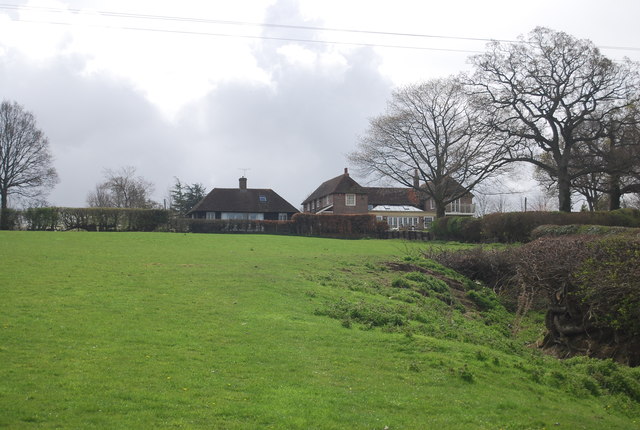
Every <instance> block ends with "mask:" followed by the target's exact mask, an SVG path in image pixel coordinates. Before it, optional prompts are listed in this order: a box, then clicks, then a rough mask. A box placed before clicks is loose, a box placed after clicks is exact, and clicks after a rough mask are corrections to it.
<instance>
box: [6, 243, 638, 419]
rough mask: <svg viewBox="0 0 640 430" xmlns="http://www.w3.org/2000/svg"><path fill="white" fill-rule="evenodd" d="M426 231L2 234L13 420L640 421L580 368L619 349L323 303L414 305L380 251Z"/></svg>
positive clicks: (623, 400) (630, 402) (626, 399)
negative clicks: (344, 315)
mask: <svg viewBox="0 0 640 430" xmlns="http://www.w3.org/2000/svg"><path fill="white" fill-rule="evenodd" d="M419 246H424V244H407V243H404V242H400V241H378V240H358V241H344V240H332V239H316V238H300V237H278V236H260V235H184V234H164V233H147V234H145V233H75V232H73V233H72V232H67V233H47V232H0V428H1V427H6V428H11V429H14V428H18V429H19V428H176V427H177V428H225V429H226V428H228V429H235V428H239V429H246V428H248V429H251V428H277V429H284V428H287V429H288V428H292V429H309V428H317V429H332V428H333V429H343V428H348V429H384V428H388V429H391V430H392V429H424V428H439V429H447V428H486V429H497V428H505V429H528V428H534V429H535V428H540V429H542V428H566V429H576V428H585V429H603V428H608V429H616V428H618V429H629V428H640V419H639V417H640V409H639V407H638V403H637V400H640V399H635V400H634V399H633V398H632V397H633V396H629V395H624V394H609V392H607V391H606V390H605V391H603V390H600V389H599V388H597V387H596V388H593V387H591V386H590V385H589V383H588V382H589V380H588V378H587V376H585V375H586V374H585V373H584V371H583V368H586V367H588V366H591V367H593V366H596V367H597V366H600V367H598V371H599V372H604V373H606V372H607V371H608V370H607V369H608V367H606V366H609V367H611V366H612V365H611V364H606V365H605V364H603V365H600V364H597V365H592V364H590V362H586V361H580V362H575V361H574V362H573V364H572V365H566V364H564V363H561V362H558V361H556V360H554V359H551V358H548V357H544V356H541V355H540V354H538V353H536V351H531V349H530V348H526V347H524V346H523V345H522V344H523V341H522V340H521V339H509V338H507V337H505V338H504V339H498V340H496V341H495V344H493V343H492V342H491V341H489V340H491V339H494V338H498V337H500V336H502V335H500V334H494V332H493V331H491V330H493V329H492V328H491V327H488V326H487V325H486V324H484V323H476V322H474V321H472V320H470V319H469V318H468V317H462V316H460V315H458V314H455V315H454V314H453V313H449V314H446V312H445V313H444V314H442V315H439V314H438V315H436V314H433V315H434V316H433V317H432V318H433V319H434V321H433V326H434V327H435V326H436V325H438V324H439V325H440V326H441V327H440V328H438V329H435V328H434V329H433V330H434V331H433V333H434V335H432V336H431V335H427V334H424V333H425V332H424V331H423V332H420V331H416V333H415V334H413V333H410V332H407V331H406V330H405V331H394V330H388V329H382V328H370V327H365V326H364V325H362V324H358V323H354V324H353V325H351V324H345V322H344V321H340V320H339V319H336V318H331V317H329V316H327V315H326V314H327V312H325V311H323V310H326V309H328V308H330V307H331V306H334V305H335V304H336V303H341V301H342V302H344V301H346V302H349V303H367V304H370V305H371V306H374V307H375V306H379V307H384V306H386V307H388V306H389V303H394V306H409V304H395V303H396V301H395V300H394V298H393V297H392V296H393V294H395V293H389V294H388V296H387V294H386V291H387V290H386V288H390V287H389V284H390V282H391V280H392V279H394V277H397V276H398V275H397V274H395V273H393V272H391V271H389V270H388V269H385V267H384V265H383V264H382V263H383V262H387V261H393V260H401V259H402V258H403V257H406V256H408V255H412V254H414V253H415V251H416V250H417V249H418V247H419ZM369 290H371V292H370V291H369ZM434 309H436V308H435V307H434ZM427 322H428V321H423V323H421V324H422V325H421V327H422V326H426V324H427ZM412 324H414V323H412ZM474 324H475V325H474ZM496 333H497V332H496ZM485 338H486V339H488V341H487V342H486V343H485V342H484V341H480V340H482V339H485ZM478 339H480V340H478ZM614 367H615V366H614ZM624 371H625V372H627V371H628V369H627V370H624ZM612 372H617V370H616V369H614V370H612ZM620 372H622V370H621V371H620ZM625 375H626V376H625V378H627V379H624V378H623V379H624V380H625V381H627V382H626V383H629V384H633V383H637V381H638V380H640V374H639V373H638V372H635V369H633V370H629V371H628V372H627V373H625ZM629 375H630V376H629ZM581 378H582V379H581ZM633 378H636V379H635V380H634V379H633ZM580 381H582V382H580ZM629 381H630V382H629ZM590 387H591V388H592V389H591V390H590V389H589V388H590ZM627 391H629V390H627Z"/></svg>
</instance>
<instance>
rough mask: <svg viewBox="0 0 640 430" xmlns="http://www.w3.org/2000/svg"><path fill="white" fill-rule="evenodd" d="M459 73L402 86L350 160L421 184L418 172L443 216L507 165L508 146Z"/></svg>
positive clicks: (379, 174) (379, 175)
mask: <svg viewBox="0 0 640 430" xmlns="http://www.w3.org/2000/svg"><path fill="white" fill-rule="evenodd" d="M479 116H481V111H479V110H475V109H472V107H471V106H470V104H469V101H468V99H467V96H466V93H465V91H464V88H463V86H462V84H461V83H460V82H459V80H457V79H455V78H448V79H436V80H431V81H428V82H425V83H423V84H419V85H409V86H407V87H404V88H401V89H398V90H396V91H395V92H394V93H393V95H392V98H391V101H390V102H389V104H388V107H387V111H386V113H385V114H383V115H380V116H378V117H375V118H373V119H372V120H371V121H370V126H369V129H368V130H367V132H366V134H365V135H364V137H362V138H361V139H360V141H359V142H358V148H357V150H356V151H354V152H353V153H351V154H350V155H349V159H350V161H351V162H352V163H354V164H355V165H356V166H357V167H358V168H359V169H360V171H361V172H362V173H364V174H366V175H370V176H373V177H374V178H376V179H391V180H393V181H395V182H397V183H400V184H402V185H405V186H407V187H414V188H416V184H415V182H414V176H415V174H416V172H417V174H418V176H419V179H421V180H422V181H423V183H424V184H425V185H423V187H424V188H418V189H417V191H419V192H425V193H426V194H427V195H428V196H429V197H430V198H432V199H433V201H434V203H435V206H436V215H437V216H438V217H442V216H444V214H445V207H446V205H447V204H448V203H451V202H453V201H454V200H456V199H459V198H460V197H462V196H464V195H465V194H467V193H468V192H469V191H471V190H472V189H473V188H474V187H475V186H476V185H477V184H479V183H480V182H482V181H483V180H485V179H487V178H489V177H490V176H492V175H494V174H495V173H497V172H498V170H499V169H500V168H501V167H502V166H503V165H504V160H503V156H504V155H505V149H504V148H503V146H502V145H501V144H499V143H497V141H495V140H493V139H492V136H491V135H490V134H489V133H488V132H487V131H488V130H487V129H486V128H485V127H483V125H482V122H481V121H480V120H479Z"/></svg>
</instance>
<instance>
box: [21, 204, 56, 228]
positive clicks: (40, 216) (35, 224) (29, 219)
mask: <svg viewBox="0 0 640 430" xmlns="http://www.w3.org/2000/svg"><path fill="white" fill-rule="evenodd" d="M22 216H23V218H24V221H25V223H26V227H27V230H57V229H58V223H59V221H60V214H59V211H58V208H29V209H27V210H25V211H23V212H22Z"/></svg>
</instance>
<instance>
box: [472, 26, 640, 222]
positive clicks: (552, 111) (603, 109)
mask: <svg viewBox="0 0 640 430" xmlns="http://www.w3.org/2000/svg"><path fill="white" fill-rule="evenodd" d="M471 63H472V64H473V66H474V68H475V71H474V73H473V74H472V76H471V77H470V78H469V80H468V82H467V83H468V85H469V87H470V88H471V90H472V93H473V96H474V97H475V100H476V103H477V106H479V107H481V108H483V109H485V110H486V112H487V114H488V117H489V119H490V121H488V122H487V125H488V126H490V127H491V128H492V129H493V131H494V132H495V133H496V135H497V136H501V137H502V139H504V141H505V142H506V143H508V146H509V147H510V148H511V152H510V157H511V159H512V160H513V161H522V162H527V163H531V164H533V165H535V166H537V167H538V168H539V169H541V170H542V171H544V172H546V174H547V175H549V176H550V177H552V178H553V180H554V181H557V187H558V188H557V189H558V203H559V208H560V210H562V211H566V212H569V211H571V186H572V181H573V180H574V179H576V178H578V177H580V176H583V175H586V174H589V173H593V172H594V171H602V166H598V165H594V164H591V163H587V164H582V163H581V157H576V156H575V155H576V154H577V153H578V152H581V153H585V152H586V151H587V149H588V146H589V145H593V144H594V143H595V142H597V141H599V140H602V139H605V138H607V137H608V136H607V134H608V133H609V130H607V124H610V123H611V121H612V118H614V117H615V116H617V115H618V114H619V113H620V112H621V111H623V110H625V109H627V108H630V107H631V106H633V105H634V104H635V103H637V100H638V93H637V90H638V86H637V84H638V72H637V67H636V65H634V64H632V63H630V62H622V63H615V62H613V61H611V60H610V59H608V58H606V57H605V56H604V55H602V54H601V53H600V51H599V50H598V48H597V47H596V46H595V45H594V44H593V43H592V42H590V41H588V40H580V39H576V38H574V37H572V36H569V35H568V34H566V33H563V32H557V31H553V30H550V29H547V28H540V27H539V28H536V29H535V30H533V31H532V32H531V33H530V34H529V35H528V36H527V37H526V38H521V40H520V42H519V43H514V44H510V43H502V42H493V43H491V44H490V45H489V49H488V51H487V52H486V53H484V54H479V55H476V56H473V57H471ZM543 154H546V155H548V156H546V157H545V156H541V155H543Z"/></svg>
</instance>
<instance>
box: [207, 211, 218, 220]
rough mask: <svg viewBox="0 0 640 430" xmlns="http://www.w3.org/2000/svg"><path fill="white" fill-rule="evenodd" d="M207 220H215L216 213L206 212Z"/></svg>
mask: <svg viewBox="0 0 640 430" xmlns="http://www.w3.org/2000/svg"><path fill="white" fill-rule="evenodd" d="M206 216H207V219H216V213H215V212H207V215H206Z"/></svg>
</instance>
